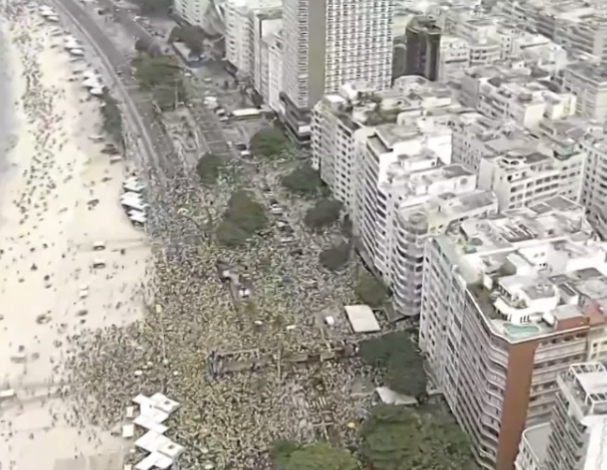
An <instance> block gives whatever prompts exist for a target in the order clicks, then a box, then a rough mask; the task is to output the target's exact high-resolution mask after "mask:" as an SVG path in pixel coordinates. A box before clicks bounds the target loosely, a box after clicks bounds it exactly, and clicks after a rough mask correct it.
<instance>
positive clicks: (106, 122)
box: [101, 91, 124, 147]
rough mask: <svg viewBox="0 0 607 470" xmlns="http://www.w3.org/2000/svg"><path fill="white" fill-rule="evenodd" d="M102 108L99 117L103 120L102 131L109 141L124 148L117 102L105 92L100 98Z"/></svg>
mask: <svg viewBox="0 0 607 470" xmlns="http://www.w3.org/2000/svg"><path fill="white" fill-rule="evenodd" d="M101 99H102V101H103V106H102V107H101V117H102V118H103V130H104V131H105V132H107V134H108V135H109V137H110V139H112V141H113V142H114V143H115V144H116V145H118V146H120V147H124V136H123V134H122V132H123V129H122V114H121V113H120V108H119V107H118V102H117V101H116V100H115V99H114V97H113V96H112V95H110V94H109V93H108V92H107V91H104V92H103V95H102V96H101Z"/></svg>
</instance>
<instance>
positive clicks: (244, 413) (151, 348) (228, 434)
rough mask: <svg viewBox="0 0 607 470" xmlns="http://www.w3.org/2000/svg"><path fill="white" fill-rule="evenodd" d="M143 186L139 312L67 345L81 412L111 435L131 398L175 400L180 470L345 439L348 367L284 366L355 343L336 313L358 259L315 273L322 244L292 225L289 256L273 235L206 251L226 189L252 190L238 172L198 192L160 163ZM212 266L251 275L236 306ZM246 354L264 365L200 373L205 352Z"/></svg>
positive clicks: (190, 180)
mask: <svg viewBox="0 0 607 470" xmlns="http://www.w3.org/2000/svg"><path fill="white" fill-rule="evenodd" d="M231 164H232V165H237V163H231ZM262 173H263V172H262ZM147 179H148V198H149V200H150V203H151V213H150V215H149V227H148V232H149V236H150V238H151V243H152V246H153V253H154V266H153V269H151V270H150V272H149V279H148V281H147V286H146V292H147V294H146V298H147V300H146V312H147V314H146V317H145V319H144V321H142V322H140V323H136V324H133V325H131V326H130V327H128V328H125V329H119V328H115V327H110V328H108V329H106V330H102V331H91V332H90V333H89V334H86V335H81V336H80V337H79V338H73V341H74V346H75V348H74V350H75V353H74V355H73V356H72V358H71V359H70V361H69V362H68V364H67V371H66V373H67V374H68V376H69V378H68V381H69V382H70V383H71V384H72V385H71V390H72V394H73V395H72V396H73V397H74V399H75V400H76V405H77V407H78V408H79V409H80V410H81V411H80V412H79V416H80V417H81V418H82V419H86V420H92V421H94V422H96V423H97V424H99V425H104V426H112V425H114V424H115V423H116V422H119V421H120V420H123V419H124V413H125V407H126V406H127V405H128V404H129V402H130V400H131V399H132V398H133V397H134V396H136V395H137V394H138V393H149V394H152V393H155V392H158V391H161V392H163V393H165V394H166V395H167V396H169V397H171V398H172V399H175V400H177V401H179V402H180V403H181V404H182V407H181V409H180V410H179V412H177V413H176V414H175V416H174V417H172V418H171V420H172V421H171V425H170V431H169V437H171V438H172V439H174V440H175V441H176V442H179V443H180V444H182V445H184V446H185V447H186V452H185V454H184V455H183V456H182V457H181V459H182V460H183V464H184V465H185V466H187V467H188V468H209V465H213V466H215V467H217V468H253V467H254V466H255V467H259V466H260V465H261V466H265V465H266V464H267V459H268V452H267V451H268V449H269V448H270V447H271V445H272V443H273V442H274V441H276V440H281V439H294V440H310V439H314V438H318V437H320V438H331V439H334V438H335V439H340V440H341V441H342V442H343V441H348V440H349V439H350V438H353V437H354V435H355V429H354V425H355V424H356V423H358V421H359V420H360V419H361V418H362V417H363V415H364V410H365V409H366V406H365V404H366V401H367V400H369V399H370V397H369V396H368V395H365V394H364V393H363V394H360V395H357V394H356V393H354V394H353V388H356V383H357V381H360V380H361V379H362V378H363V376H364V374H365V369H364V367H362V365H361V364H360V362H359V360H358V359H357V358H354V357H346V358H344V357H342V358H340V359H337V360H336V359H334V360H327V361H321V360H310V361H302V362H296V361H289V360H288V358H289V356H292V355H293V354H296V353H302V352H309V353H310V356H311V357H312V356H314V357H318V356H317V353H319V352H323V351H330V350H331V349H335V348H339V347H342V346H343V345H344V344H345V343H348V342H353V343H355V342H356V338H355V337H352V335H351V333H350V330H349V328H348V327H347V324H346V320H345V317H344V315H343V313H342V312H343V306H344V305H347V304H350V303H352V302H353V301H354V297H353V291H352V285H353V282H354V281H353V278H354V274H355V271H356V269H358V268H357V266H356V263H355V262H352V263H351V266H349V267H348V268H347V269H345V270H344V271H343V272H341V273H339V274H336V273H329V272H327V271H325V270H323V269H322V268H321V267H320V266H319V264H318V251H319V250H320V248H321V247H320V246H318V243H310V240H309V238H310V237H311V235H309V234H308V235H303V232H304V231H305V230H304V229H303V227H295V228H296V230H295V231H296V233H299V234H302V235H301V236H300V237H299V239H300V240H301V242H300V244H297V241H296V242H295V243H296V245H295V246H297V247H298V248H299V249H298V250H297V254H293V253H294V250H293V247H294V245H293V243H288V244H283V243H281V241H280V239H281V235H280V233H279V231H278V230H270V231H268V233H267V234H266V235H265V236H259V237H256V238H255V239H253V240H251V242H250V244H249V245H248V246H247V247H245V248H238V249H234V248H232V249H228V248H224V247H222V246H220V245H219V244H217V243H216V241H215V240H214V238H213V230H212V228H213V226H215V225H216V224H217V223H218V222H219V221H220V219H221V217H222V213H223V211H224V210H225V207H226V204H227V201H228V199H229V197H230V195H231V193H232V191H233V190H234V189H235V188H236V187H238V186H239V185H241V184H244V181H245V180H246V181H248V183H249V184H253V185H254V184H255V181H253V180H252V179H250V178H249V177H248V176H247V173H246V172H241V173H240V176H239V171H230V172H228V174H227V175H226V176H225V177H223V178H220V180H219V181H218V182H217V184H216V185H215V186H214V187H212V188H203V187H202V186H201V185H200V184H199V182H198V181H197V177H196V175H195V172H194V171H193V170H192V171H191V172H188V171H187V169H185V168H184V167H183V165H182V164H181V161H180V159H177V157H175V156H172V155H171V154H168V155H166V157H165V159H164V161H163V162H161V164H160V165H158V166H156V167H152V168H150V169H149V172H148V175H147ZM276 181H277V180H276V179H274V183H272V182H271V184H276ZM258 182H259V184H261V179H259V181H258ZM263 184H267V182H264V183H263ZM253 189H256V188H253ZM257 189H258V188H257ZM272 191H273V194H279V193H281V190H280V189H279V188H278V187H274V188H272ZM257 193H258V191H257ZM285 210H286V211H288V207H285ZM268 217H269V219H270V224H273V223H274V222H275V219H274V218H273V217H272V216H271V215H268ZM296 238H297V237H296ZM320 241H321V242H322V238H321V239H320ZM218 260H221V261H222V262H225V263H226V264H227V265H228V266H230V267H231V269H232V270H234V271H236V272H240V273H242V272H246V273H247V276H248V277H250V279H251V281H252V293H251V297H250V299H247V301H246V302H234V299H233V297H231V296H230V295H229V289H228V288H227V287H226V285H225V284H224V283H222V282H221V280H220V276H219V275H218V271H217V262H218ZM245 304H246V305H245ZM327 316H330V317H331V318H332V319H333V320H334V322H333V325H332V326H328V325H327V322H326V321H325V319H326V317H327ZM241 352H245V353H242V354H241ZM247 354H248V355H250V356H253V357H254V358H260V357H263V358H266V359H267V360H265V361H263V366H262V367H252V368H245V369H244V370H239V371H238V372H235V373H233V372H229V371H224V373H221V374H217V375H214V376H209V374H208V373H207V372H208V366H209V358H210V357H211V356H213V355H219V356H230V357H241V358H242V357H243V356H247ZM268 358H269V359H268ZM243 360H246V358H245V359H243Z"/></svg>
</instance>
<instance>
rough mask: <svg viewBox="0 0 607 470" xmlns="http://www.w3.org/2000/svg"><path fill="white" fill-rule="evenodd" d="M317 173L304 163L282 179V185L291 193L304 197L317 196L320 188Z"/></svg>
mask: <svg viewBox="0 0 607 470" xmlns="http://www.w3.org/2000/svg"><path fill="white" fill-rule="evenodd" d="M320 184H321V181H320V177H319V176H318V172H317V171H316V170H314V168H312V166H311V165H310V164H309V163H304V164H302V165H300V166H298V167H297V168H295V170H293V171H292V172H291V173H289V174H288V175H286V176H284V177H283V178H282V185H283V186H284V187H285V188H286V189H288V190H289V191H291V192H292V193H295V194H298V195H300V196H305V197H313V196H316V195H317V194H318V191H319V188H320Z"/></svg>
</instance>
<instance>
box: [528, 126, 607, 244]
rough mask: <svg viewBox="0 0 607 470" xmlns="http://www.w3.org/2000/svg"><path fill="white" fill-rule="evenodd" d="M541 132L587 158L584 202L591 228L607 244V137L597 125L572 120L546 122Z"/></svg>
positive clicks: (582, 200)
mask: <svg viewBox="0 0 607 470" xmlns="http://www.w3.org/2000/svg"><path fill="white" fill-rule="evenodd" d="M538 131H539V132H540V133H541V134H542V135H544V136H548V137H549V138H550V139H552V140H553V141H558V140H560V141H563V142H567V143H573V144H574V145H575V147H577V148H578V149H579V151H581V152H584V153H585V154H586V160H585V164H584V171H583V183H582V194H581V198H580V201H581V203H582V205H583V206H584V207H585V208H586V214H587V216H588V220H589V221H590V224H591V225H592V226H593V227H594V229H595V230H596V231H597V232H598V234H599V236H600V237H601V238H602V239H603V240H607V134H606V133H605V130H604V128H603V126H602V125H601V124H600V123H598V122H595V121H589V120H588V119H584V118H580V117H572V118H569V119H563V120H558V121H551V120H544V121H542V122H541V123H540V125H539V126H538Z"/></svg>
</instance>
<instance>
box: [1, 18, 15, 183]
mask: <svg viewBox="0 0 607 470" xmlns="http://www.w3.org/2000/svg"><path fill="white" fill-rule="evenodd" d="M1 21H2V20H1V19H0V172H2V173H4V172H5V171H6V170H8V163H7V159H6V152H7V151H8V150H9V149H10V148H12V147H13V146H14V144H15V141H16V134H15V132H16V125H15V118H14V115H15V113H14V107H15V104H14V97H12V96H11V95H10V83H11V82H10V80H11V79H14V77H12V73H13V71H12V68H11V63H10V60H9V59H10V56H9V54H8V50H9V49H8V48H9V47H10V45H9V44H8V43H7V40H6V36H4V35H3V34H2V23H1ZM0 183H1V182H0Z"/></svg>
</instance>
